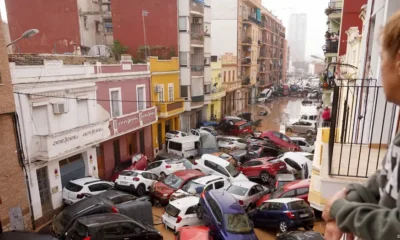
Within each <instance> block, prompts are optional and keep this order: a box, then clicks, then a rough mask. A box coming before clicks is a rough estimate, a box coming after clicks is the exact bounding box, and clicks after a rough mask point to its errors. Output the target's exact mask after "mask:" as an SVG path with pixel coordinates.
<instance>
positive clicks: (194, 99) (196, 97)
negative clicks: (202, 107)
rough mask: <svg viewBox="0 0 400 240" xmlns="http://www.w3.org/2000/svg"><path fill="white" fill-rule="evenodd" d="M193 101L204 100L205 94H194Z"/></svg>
mask: <svg viewBox="0 0 400 240" xmlns="http://www.w3.org/2000/svg"><path fill="white" fill-rule="evenodd" d="M192 102H204V95H200V96H192Z"/></svg>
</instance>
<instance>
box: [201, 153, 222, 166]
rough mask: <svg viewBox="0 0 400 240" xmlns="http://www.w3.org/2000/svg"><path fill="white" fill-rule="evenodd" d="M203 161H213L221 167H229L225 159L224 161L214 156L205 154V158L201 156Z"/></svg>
mask: <svg viewBox="0 0 400 240" xmlns="http://www.w3.org/2000/svg"><path fill="white" fill-rule="evenodd" d="M201 159H202V160H209V161H212V162H214V163H216V164H218V165H221V166H223V167H226V166H228V165H229V162H228V161H226V160H225V159H222V158H220V157H217V156H214V155H211V154H203V156H201Z"/></svg>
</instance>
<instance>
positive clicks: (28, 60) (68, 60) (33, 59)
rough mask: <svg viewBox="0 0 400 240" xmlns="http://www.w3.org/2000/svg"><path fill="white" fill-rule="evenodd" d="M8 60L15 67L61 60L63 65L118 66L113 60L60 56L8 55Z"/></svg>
mask: <svg viewBox="0 0 400 240" xmlns="http://www.w3.org/2000/svg"><path fill="white" fill-rule="evenodd" d="M8 60H9V62H14V63H15V64H16V65H17V66H18V65H19V66H23V65H31V66H32V65H43V61H44V60H62V61H63V62H64V65H83V63H85V62H88V63H90V64H96V62H101V63H103V64H119V62H118V61H116V60H115V59H114V58H106V57H89V56H77V55H61V54H9V55H8Z"/></svg>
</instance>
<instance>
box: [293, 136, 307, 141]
mask: <svg viewBox="0 0 400 240" xmlns="http://www.w3.org/2000/svg"><path fill="white" fill-rule="evenodd" d="M290 139H292V140H295V141H296V140H297V141H306V139H305V138H303V137H290Z"/></svg>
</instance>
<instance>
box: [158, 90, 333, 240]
mask: <svg viewBox="0 0 400 240" xmlns="http://www.w3.org/2000/svg"><path fill="white" fill-rule="evenodd" d="M301 100H302V99H301V98H289V97H278V98H275V99H273V101H272V102H269V103H266V104H264V103H261V104H253V105H249V106H248V108H247V109H245V110H243V111H241V112H251V113H252V119H253V120H257V119H262V122H261V126H260V127H258V128H257V130H258V131H266V130H275V131H279V129H280V125H281V124H284V123H285V122H286V121H287V120H288V119H289V118H288V116H290V117H291V118H296V117H298V116H299V114H300V110H301ZM262 111H268V113H269V114H268V115H267V116H259V113H260V112H262ZM236 115H237V114H236ZM289 136H290V134H289ZM163 213H164V208H163V207H153V217H154V223H155V225H156V228H157V229H158V230H159V231H160V232H161V233H162V234H163V236H164V239H165V240H171V239H174V233H173V232H172V231H171V230H167V229H165V228H164V225H163V224H162V223H161V218H160V217H161V216H162V215H163ZM324 227H325V225H324V223H323V221H321V219H318V220H317V222H316V223H315V225H314V231H318V232H320V233H323V231H324ZM255 232H256V234H257V237H258V238H259V239H263V240H275V239H276V234H277V231H276V230H273V229H260V228H258V229H255Z"/></svg>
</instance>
